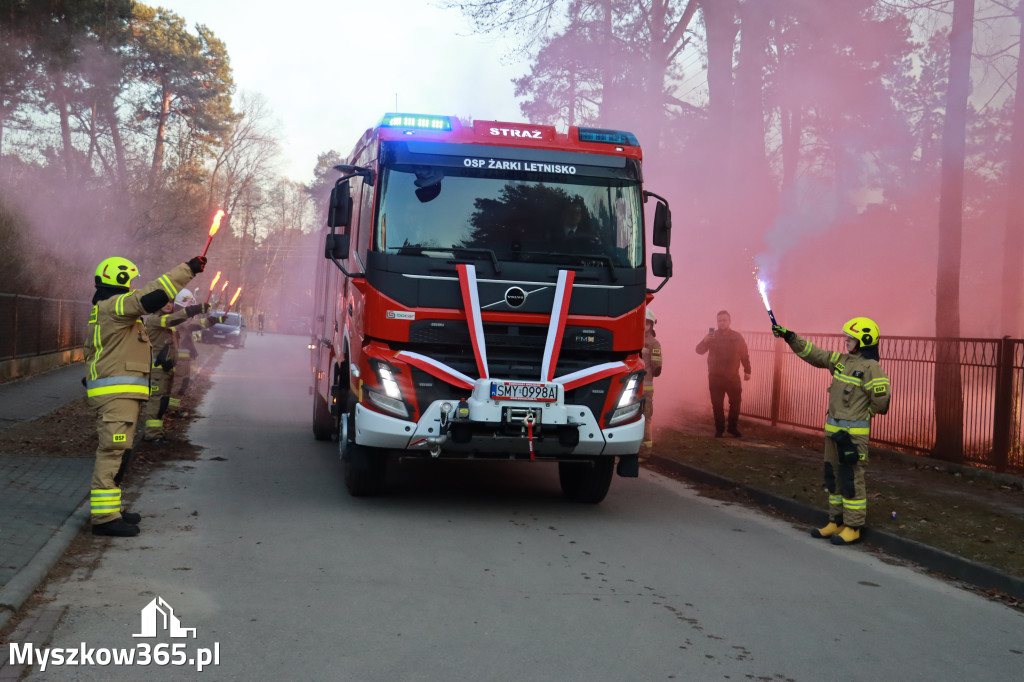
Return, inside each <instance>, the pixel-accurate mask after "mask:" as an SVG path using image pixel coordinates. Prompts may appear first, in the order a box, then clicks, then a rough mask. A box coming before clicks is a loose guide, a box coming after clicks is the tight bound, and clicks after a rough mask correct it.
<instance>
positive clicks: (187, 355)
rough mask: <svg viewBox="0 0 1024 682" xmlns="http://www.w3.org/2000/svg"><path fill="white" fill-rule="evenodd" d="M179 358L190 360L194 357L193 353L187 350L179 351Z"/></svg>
mask: <svg viewBox="0 0 1024 682" xmlns="http://www.w3.org/2000/svg"><path fill="white" fill-rule="evenodd" d="M178 357H179V358H190V357H192V352H191V351H187V350H179V351H178Z"/></svg>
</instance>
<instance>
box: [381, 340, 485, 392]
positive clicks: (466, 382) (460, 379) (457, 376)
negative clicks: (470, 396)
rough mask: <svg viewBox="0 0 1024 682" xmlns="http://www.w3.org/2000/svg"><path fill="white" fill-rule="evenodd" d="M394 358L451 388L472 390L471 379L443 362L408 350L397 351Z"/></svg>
mask: <svg viewBox="0 0 1024 682" xmlns="http://www.w3.org/2000/svg"><path fill="white" fill-rule="evenodd" d="M395 357H396V358H398V359H399V360H404V361H405V362H407V363H409V364H410V365H412V366H413V367H416V368H418V369H422V370H423V371H424V372H426V373H427V374H429V375H430V376H432V377H437V378H438V379H440V380H441V381H444V382H446V383H449V384H451V385H452V386H458V387H459V388H467V389H470V390H472V389H473V380H472V379H471V378H469V377H468V376H466V375H465V374H463V373H462V372H460V371H459V370H457V369H454V368H453V367H449V366H448V365H446V364H444V363H443V362H438V361H437V360H435V359H434V358H428V357H427V356H426V355H420V354H419V353H413V352H412V351H408V350H403V351H399V352H398V354H397V355H396V356H395Z"/></svg>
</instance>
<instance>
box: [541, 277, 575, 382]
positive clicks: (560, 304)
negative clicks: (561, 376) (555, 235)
mask: <svg viewBox="0 0 1024 682" xmlns="http://www.w3.org/2000/svg"><path fill="white" fill-rule="evenodd" d="M575 279H576V272H575V271H573V270H559V271H558V285H557V286H556V287H555V302H554V304H553V305H552V306H551V320H550V321H549V322H548V339H547V342H546V343H545V344H544V362H543V364H542V365H541V368H540V380H541V381H551V380H552V379H553V378H554V376H555V367H556V366H557V365H558V353H559V352H560V351H561V350H562V335H563V334H564V333H565V320H566V318H567V317H568V315H569V299H570V298H572V283H573V281H574V280H575Z"/></svg>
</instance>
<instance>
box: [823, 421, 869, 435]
mask: <svg viewBox="0 0 1024 682" xmlns="http://www.w3.org/2000/svg"><path fill="white" fill-rule="evenodd" d="M839 431H849V432H850V435H851V436H870V435H871V429H870V428H867V427H864V428H862V427H856V426H852V427H850V428H848V429H844V428H841V427H839V426H833V425H832V424H825V433H838V432H839Z"/></svg>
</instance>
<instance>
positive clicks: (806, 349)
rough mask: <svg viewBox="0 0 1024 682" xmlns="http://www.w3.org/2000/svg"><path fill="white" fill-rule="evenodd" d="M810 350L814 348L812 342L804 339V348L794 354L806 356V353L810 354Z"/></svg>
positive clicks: (801, 356)
mask: <svg viewBox="0 0 1024 682" xmlns="http://www.w3.org/2000/svg"><path fill="white" fill-rule="evenodd" d="M812 350H814V344H813V343H811V342H810V341H804V349H803V350H802V351H800V352H799V353H797V354H796V355H797V357H800V358H805V357H807V356H808V354H810V352H811V351H812Z"/></svg>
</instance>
